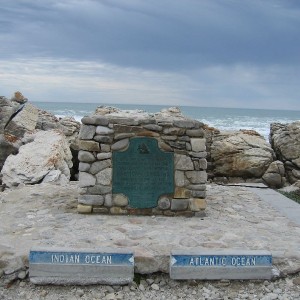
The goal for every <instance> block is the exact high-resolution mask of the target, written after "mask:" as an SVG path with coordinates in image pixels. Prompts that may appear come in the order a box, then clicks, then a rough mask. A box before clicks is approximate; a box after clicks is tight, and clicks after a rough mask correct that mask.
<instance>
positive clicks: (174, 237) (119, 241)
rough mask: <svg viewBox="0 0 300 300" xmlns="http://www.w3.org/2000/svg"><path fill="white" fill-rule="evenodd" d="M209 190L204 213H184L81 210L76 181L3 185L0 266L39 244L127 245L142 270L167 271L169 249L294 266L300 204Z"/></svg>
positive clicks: (244, 190) (10, 265) (20, 259)
mask: <svg viewBox="0 0 300 300" xmlns="http://www.w3.org/2000/svg"><path fill="white" fill-rule="evenodd" d="M207 192H208V196H207V203H208V205H207V210H206V213H207V216H206V217H205V218H184V217H162V216H156V217H144V216H106V215H80V214H77V212H76V205H77V196H78V188H77V184H76V183H71V184H70V185H67V186H55V185H51V184H40V185H35V186H25V187H21V188H18V189H16V190H6V191H4V192H2V193H0V220H1V223H0V269H1V267H3V266H5V268H6V269H16V268H18V267H20V266H22V265H23V263H24V261H25V262H26V261H27V257H28V253H29V250H30V248H31V247H32V246H36V245H40V246H46V247H53V246H55V247H73V248H75V249H76V248H97V247H127V248H132V249H133V250H134V251H135V263H136V271H137V272H140V273H152V272H156V271H163V272H168V263H169V254H170V251H171V250H173V249H179V248H185V249H191V248H205V249H206V250H209V249H211V248H214V249H225V248H229V249H245V250H248V249H253V250H269V251H271V252H272V254H273V257H274V264H275V266H276V267H277V268H278V269H279V270H280V271H282V272H284V273H293V272H296V271H297V270H298V271H299V269H300V224H299V218H300V214H299V207H300V205H299V207H298V204H295V205H296V206H293V208H292V210H291V209H290V207H291V205H292V204H291V202H290V201H288V202H287V200H286V198H285V197H283V196H281V195H278V194H277V193H276V192H273V191H270V190H269V189H255V188H249V187H242V186H220V185H208V186H207ZM274 193H275V194H274ZM272 199H273V200H272ZM274 199H275V200H274ZM281 201H284V203H288V205H285V204H282V203H280V204H279V202H281ZM270 203H271V204H270ZM273 205H275V208H274V207H273ZM287 211H288V212H287Z"/></svg>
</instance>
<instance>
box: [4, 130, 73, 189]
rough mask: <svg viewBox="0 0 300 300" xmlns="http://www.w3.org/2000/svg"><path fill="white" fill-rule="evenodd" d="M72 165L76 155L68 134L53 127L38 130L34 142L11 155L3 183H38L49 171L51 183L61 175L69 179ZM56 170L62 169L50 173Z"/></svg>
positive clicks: (7, 161) (8, 184)
mask: <svg viewBox="0 0 300 300" xmlns="http://www.w3.org/2000/svg"><path fill="white" fill-rule="evenodd" d="M70 167H72V154H71V151H70V148H69V146H68V143H67V141H66V139H65V137H64V135H63V134H62V133H61V132H59V131H56V130H51V131H40V132H37V133H36V135H35V139H34V141H33V142H31V143H29V144H26V145H23V146H22V147H20V149H19V153H18V154H16V155H10V156H9V157H8V158H7V159H6V161H5V164H4V166H3V169H2V171H1V173H2V174H3V179H2V180H3V182H4V183H5V184H6V185H7V186H8V187H11V186H17V185H19V184H21V183H25V184H35V183H38V182H40V181H42V180H43V179H44V178H45V177H46V176H47V175H48V174H50V175H49V177H48V179H47V181H48V182H49V181H51V180H53V181H56V180H58V181H59V179H60V176H61V175H64V176H65V177H66V178H67V179H68V180H69V179H70V169H69V168H70ZM54 170H57V171H58V172H52V173H50V172H51V171H54ZM59 172H60V173H59ZM58 174H59V176H58Z"/></svg>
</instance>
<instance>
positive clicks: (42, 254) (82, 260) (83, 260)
mask: <svg viewBox="0 0 300 300" xmlns="http://www.w3.org/2000/svg"><path fill="white" fill-rule="evenodd" d="M29 261H30V262H31V263H32V264H35V263H36V264H38V263H44V264H60V265H61V264H66V265H72V264H74V265H76V264H84V265H91V264H94V265H122V264H130V265H132V264H133V254H130V253H99V252H62V251H59V252H55V251H54V252H52V251H30V256H29Z"/></svg>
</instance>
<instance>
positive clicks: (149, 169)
mask: <svg viewBox="0 0 300 300" xmlns="http://www.w3.org/2000/svg"><path fill="white" fill-rule="evenodd" d="M203 126H204V124H203V123H201V122H199V121H196V120H192V119H188V118H186V117H184V116H183V115H182V114H181V112H180V110H179V109H178V108H169V109H165V110H162V111H161V112H159V113H155V114H149V113H146V112H144V111H139V110H133V111H121V110H118V109H116V108H112V107H99V108H97V110H96V112H95V114H94V115H92V116H89V117H84V118H83V119H82V126H81V130H80V133H79V138H80V142H79V147H80V151H79V155H78V158H79V161H80V163H79V186H80V187H81V192H80V196H79V199H78V212H80V213H102V214H126V215H129V214H137V215H166V216H194V215H198V216H203V214H204V212H203V211H204V209H205V207H206V201H205V196H206V191H205V190H206V185H205V184H206V180H207V174H206V168H207V162H206V141H205V138H204V130H203Z"/></svg>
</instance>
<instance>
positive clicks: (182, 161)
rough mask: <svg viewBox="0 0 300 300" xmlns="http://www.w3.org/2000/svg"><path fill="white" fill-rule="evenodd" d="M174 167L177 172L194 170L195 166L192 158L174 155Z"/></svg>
mask: <svg viewBox="0 0 300 300" xmlns="http://www.w3.org/2000/svg"><path fill="white" fill-rule="evenodd" d="M174 165H175V169H176V170H182V171H186V170H194V164H193V162H192V160H191V158H190V157H188V156H186V155H182V154H175V155H174Z"/></svg>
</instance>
